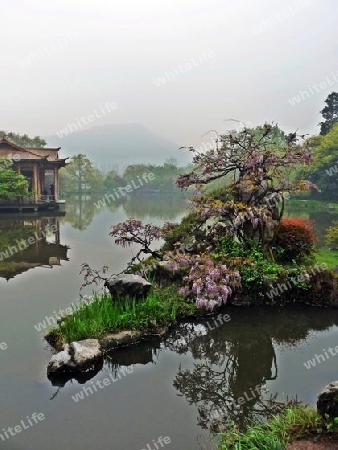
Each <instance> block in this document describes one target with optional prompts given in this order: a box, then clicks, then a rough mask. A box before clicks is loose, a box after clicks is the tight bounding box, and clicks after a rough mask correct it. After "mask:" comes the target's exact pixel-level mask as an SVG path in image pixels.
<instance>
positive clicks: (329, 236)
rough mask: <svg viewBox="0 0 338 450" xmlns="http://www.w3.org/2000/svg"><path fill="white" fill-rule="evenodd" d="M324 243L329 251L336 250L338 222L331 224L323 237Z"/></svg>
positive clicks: (337, 246) (337, 248)
mask: <svg viewBox="0 0 338 450" xmlns="http://www.w3.org/2000/svg"><path fill="white" fill-rule="evenodd" d="M325 243H326V245H328V246H329V247H330V250H338V221H335V222H332V225H331V226H330V228H328V230H327V233H326V235H325Z"/></svg>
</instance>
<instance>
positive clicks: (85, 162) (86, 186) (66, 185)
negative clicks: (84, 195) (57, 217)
mask: <svg viewBox="0 0 338 450" xmlns="http://www.w3.org/2000/svg"><path fill="white" fill-rule="evenodd" d="M60 185H61V189H62V191H63V192H66V193H67V192H79V193H81V192H95V191H99V190H100V189H102V176H101V174H100V172H99V171H98V170H97V169H95V167H94V166H93V164H92V162H91V161H90V160H89V159H88V158H87V157H86V156H85V155H81V154H79V155H76V156H74V157H73V158H72V159H71V161H70V163H69V164H67V166H66V167H64V168H62V169H61V170H60Z"/></svg>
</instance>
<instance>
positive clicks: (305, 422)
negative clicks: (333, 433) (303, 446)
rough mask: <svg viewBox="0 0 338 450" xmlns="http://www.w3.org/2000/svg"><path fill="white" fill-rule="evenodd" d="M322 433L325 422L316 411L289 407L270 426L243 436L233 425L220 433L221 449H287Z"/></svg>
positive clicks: (259, 427) (251, 430) (254, 429)
mask: <svg viewBox="0 0 338 450" xmlns="http://www.w3.org/2000/svg"><path fill="white" fill-rule="evenodd" d="M322 430H323V422H322V419H321V417H320V415H319V414H318V413H317V411H316V410H314V409H313V408H305V407H299V406H297V407H290V408H287V409H286V410H285V411H284V413H282V414H279V415H277V416H274V417H273V418H272V419H271V420H270V421H269V422H268V423H266V424H263V425H261V424H260V425H254V426H252V427H251V428H249V429H248V430H247V431H245V432H243V433H242V432H240V431H239V430H238V429H237V428H236V426H235V425H232V426H231V427H230V429H229V430H228V431H227V432H224V433H221V440H220V443H219V445H218V450H285V449H286V447H287V445H288V444H289V443H290V442H291V441H293V440H295V439H300V438H304V437H308V436H313V435H317V434H318V433H319V432H322ZM326 430H329V427H327V429H326Z"/></svg>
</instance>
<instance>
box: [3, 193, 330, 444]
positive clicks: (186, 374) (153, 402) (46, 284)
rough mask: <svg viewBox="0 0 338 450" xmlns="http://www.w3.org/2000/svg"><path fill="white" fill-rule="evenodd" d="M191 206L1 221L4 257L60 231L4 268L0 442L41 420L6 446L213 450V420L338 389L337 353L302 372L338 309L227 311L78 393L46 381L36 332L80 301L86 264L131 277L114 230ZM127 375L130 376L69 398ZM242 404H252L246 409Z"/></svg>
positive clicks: (160, 202)
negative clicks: (335, 383)
mask: <svg viewBox="0 0 338 450" xmlns="http://www.w3.org/2000/svg"><path fill="white" fill-rule="evenodd" d="M185 207H186V205H185V201H184V200H183V199H178V198H171V197H161V198H156V197H153V198H150V199H142V198H140V197H137V198H134V199H131V200H129V201H128V202H127V203H125V204H123V205H111V206H110V208H109V209H102V210H99V211H98V210H96V208H95V207H94V205H93V204H92V203H91V202H90V201H87V202H81V203H79V202H78V201H73V202H72V201H69V202H68V204H67V215H66V216H65V217H39V219H38V220H37V219H36V218H33V217H32V218H29V217H26V218H25V220H18V218H17V217H16V218H14V219H13V218H6V219H5V218H3V217H2V218H1V219H0V232H1V234H0V241H1V244H0V246H1V250H0V251H3V249H5V248H6V246H8V245H12V243H13V242H15V240H19V239H22V238H27V237H28V236H30V235H32V233H34V232H36V233H37V235H39V230H41V229H46V227H47V225H49V229H51V225H54V228H53V229H54V230H55V229H57V230H58V231H57V232H56V233H53V232H49V233H48V235H47V236H46V239H41V241H38V242H36V243H35V244H34V245H32V246H30V247H29V248H28V249H27V250H25V251H24V252H22V253H19V254H17V255H16V256H15V257H14V256H13V257H12V258H9V259H8V260H4V261H2V262H0V277H1V278H0V295H1V301H0V317H1V327H0V343H1V342H6V344H7V346H8V348H7V349H6V350H0V361H1V372H0V377H1V390H0V410H1V413H0V421H1V422H0V434H1V430H2V429H3V428H5V429H7V428H8V427H14V426H15V425H18V424H20V421H21V420H24V419H25V418H26V417H27V416H31V415H32V413H34V412H36V413H43V414H44V415H45V420H43V421H41V422H39V423H38V424H36V425H34V426H33V427H30V428H29V429H27V430H23V431H22V432H21V433H18V434H16V435H15V436H12V437H10V439H6V441H5V442H3V441H2V440H1V438H0V448H4V449H9V450H33V449H34V450H45V449H46V448H47V449H49V450H59V449H60V448H64V449H71V448H76V449H77V448H78V449H82V450H89V449H90V450H92V449H98V450H101V449H102V450H105V449H108V448H112V449H114V450H125V449H130V450H142V449H147V450H150V449H151V450H155V449H156V447H155V446H154V444H153V440H155V441H156V440H157V439H158V437H159V436H163V437H165V436H168V437H170V439H171V443H170V444H168V445H165V447H164V448H168V450H169V449H170V448H171V449H173V450H181V449H184V450H195V449H212V448H213V445H212V444H211V443H210V439H209V431H208V430H209V428H210V426H213V423H212V422H213V420H212V417H214V418H215V417H216V418H217V417H220V416H222V417H223V420H224V422H226V421H227V420H228V419H232V418H235V419H236V418H237V419H236V420H238V421H239V423H241V424H245V423H246V421H247V420H249V419H250V418H254V417H255V418H258V417H262V416H264V415H265V414H266V413H267V412H269V411H273V410H274V408H275V406H276V403H277V402H278V401H281V400H285V399H286V397H287V396H288V397H289V398H290V397H296V396H297V397H298V399H300V400H303V401H304V402H307V403H310V404H315V401H316V394H317V393H318V391H319V390H320V389H321V388H322V387H323V386H324V385H325V384H327V383H328V382H330V381H332V380H335V379H337V364H338V359H337V358H338V355H337V356H336V357H334V356H332V357H330V358H329V359H327V360H326V361H325V362H322V363H320V364H317V366H316V367H314V368H311V369H306V368H305V366H304V364H303V363H304V362H306V361H308V360H309V359H312V358H313V357H314V355H315V354H320V353H323V350H324V349H325V350H327V349H328V348H329V347H336V346H337V345H338V328H337V322H338V317H337V312H336V311H329V310H322V309H264V308H257V309H231V308H226V309H225V312H226V313H227V314H229V315H230V317H231V320H230V321H229V322H227V323H224V324H223V325H221V326H216V325H215V322H214V320H213V319H212V318H209V319H208V320H205V321H204V322H202V323H201V322H199V323H197V322H196V323H195V322H194V323H183V324H180V325H179V327H177V328H175V329H174V330H172V331H171V333H170V334H169V336H167V337H166V338H165V339H161V340H153V341H147V342H143V343H142V344H141V345H137V346H133V347H132V348H129V349H123V350H121V351H119V352H118V353H114V354H113V355H111V358H107V359H106V361H105V363H104V365H103V368H102V370H100V371H99V372H98V373H97V374H96V375H95V376H94V377H93V378H92V379H91V380H87V381H86V382H85V381H84V380H80V381H81V383H82V384H80V383H79V382H78V381H76V380H68V381H67V380H58V381H53V382H51V381H50V380H48V378H47V376H46V367H47V364H48V361H49V359H50V355H51V352H50V349H49V348H48V345H47V343H46V342H45V341H44V340H43V338H42V336H43V332H42V331H40V332H38V331H37V330H36V329H35V327H34V325H37V324H38V323H39V322H42V321H43V320H44V319H45V317H46V316H53V313H54V311H58V310H59V309H60V308H61V309H65V308H67V306H69V305H70V304H71V302H75V301H76V299H77V298H78V290H79V285H80V284H81V282H82V279H81V277H80V276H79V267H80V264H81V263H83V262H88V263H89V264H90V265H91V266H92V267H97V268H98V267H101V266H102V265H104V264H106V265H108V266H109V267H110V268H111V270H112V271H113V272H118V271H121V270H122V269H124V267H125V265H126V263H127V262H128V261H129V259H130V256H131V251H130V250H125V249H122V248H119V247H116V246H115V245H114V244H113V242H112V240H111V238H110V237H109V235H108V232H109V228H110V226H111V225H112V224H115V223H118V222H120V221H123V220H125V219H126V218H127V217H136V218H140V219H142V220H143V221H145V222H149V221H151V222H153V223H156V224H161V223H163V222H164V221H167V220H170V221H175V220H176V221H178V220H179V219H180V218H181V217H182V215H183V214H184V211H185ZM47 228H48V227H47ZM126 367H128V368H130V370H131V373H129V374H127V375H126V376H121V378H120V379H118V380H117V381H116V382H114V383H111V384H110V385H109V386H106V387H104V388H103V389H98V391H97V392H95V391H94V392H93V394H90V393H89V395H88V396H86V397H85V398H84V399H83V400H79V401H78V402H75V401H74V400H73V398H72V396H74V395H75V394H76V393H78V392H81V391H82V389H83V387H90V386H92V382H94V383H96V382H97V380H101V381H102V380H103V379H104V378H106V377H107V376H109V374H110V373H112V374H114V377H115V379H116V377H117V374H118V373H121V372H120V371H121V369H122V368H126ZM101 385H102V383H101ZM240 397H244V398H245V402H244V403H243V404H242V405H240V406H239V407H238V406H236V404H237V401H238V399H239V398H240ZM147 444H149V446H148V447H147Z"/></svg>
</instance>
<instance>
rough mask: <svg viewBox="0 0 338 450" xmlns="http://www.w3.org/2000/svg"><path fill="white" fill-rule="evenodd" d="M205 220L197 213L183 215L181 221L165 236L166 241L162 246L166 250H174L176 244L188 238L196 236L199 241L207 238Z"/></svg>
mask: <svg viewBox="0 0 338 450" xmlns="http://www.w3.org/2000/svg"><path fill="white" fill-rule="evenodd" d="M203 223H204V220H203V219H201V218H200V217H198V216H197V214H193V213H191V214H188V215H187V216H185V217H183V219H182V221H181V223H179V224H177V225H175V226H174V228H173V229H171V230H170V232H168V234H167V235H166V237H165V243H164V245H163V247H162V249H163V250H164V251H167V250H174V248H175V247H174V244H176V243H177V242H181V243H184V242H185V241H186V240H187V239H188V238H192V237H195V239H196V241H197V242H200V241H203V240H204V239H205V232H204V230H203V229H202V225H203Z"/></svg>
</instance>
